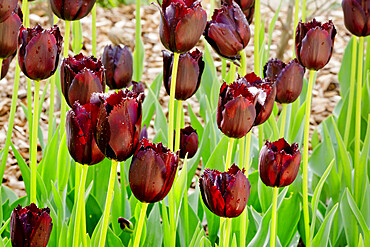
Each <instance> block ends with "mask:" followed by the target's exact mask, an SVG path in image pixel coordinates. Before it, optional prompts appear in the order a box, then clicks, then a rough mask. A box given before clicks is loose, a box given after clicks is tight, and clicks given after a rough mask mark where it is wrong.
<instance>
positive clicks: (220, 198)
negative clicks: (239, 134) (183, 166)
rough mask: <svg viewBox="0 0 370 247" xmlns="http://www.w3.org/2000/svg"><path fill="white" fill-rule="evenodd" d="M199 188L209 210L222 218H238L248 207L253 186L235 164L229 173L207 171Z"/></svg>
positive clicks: (201, 178)
mask: <svg viewBox="0 0 370 247" xmlns="http://www.w3.org/2000/svg"><path fill="white" fill-rule="evenodd" d="M199 188H200V192H201V194H202V199H203V202H204V204H205V205H206V206H207V208H208V209H209V210H210V211H211V212H212V213H214V214H216V215H218V216H220V217H227V218H234V217H238V216H239V215H240V214H241V213H242V212H243V210H244V209H245V206H246V205H247V202H248V199H249V195H250V191H251V185H250V183H249V180H248V178H247V177H246V176H245V175H244V170H240V169H239V167H238V166H236V165H235V164H234V165H232V166H231V167H230V169H229V170H228V171H227V172H219V171H217V170H210V169H206V170H205V171H204V173H203V175H202V176H201V177H200V178H199Z"/></svg>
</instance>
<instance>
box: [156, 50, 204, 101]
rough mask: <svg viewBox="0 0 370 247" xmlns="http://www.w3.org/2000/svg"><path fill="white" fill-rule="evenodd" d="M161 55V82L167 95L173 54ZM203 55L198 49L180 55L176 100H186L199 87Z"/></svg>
mask: <svg viewBox="0 0 370 247" xmlns="http://www.w3.org/2000/svg"><path fill="white" fill-rule="evenodd" d="M162 54H163V82H164V87H165V88H166V91H167V93H168V95H169V94H170V91H171V90H170V89H171V78H172V66H173V53H169V52H167V51H162ZM202 56H203V53H202V52H200V51H199V50H198V49H195V50H194V51H193V52H187V53H184V54H181V55H180V58H179V65H178V71H177V80H176V94H175V98H176V99H177V100H187V99H188V98H190V97H191V96H193V95H194V94H195V93H196V92H197V90H198V88H199V85H200V80H201V78H202V74H203V70H204V61H203V60H202Z"/></svg>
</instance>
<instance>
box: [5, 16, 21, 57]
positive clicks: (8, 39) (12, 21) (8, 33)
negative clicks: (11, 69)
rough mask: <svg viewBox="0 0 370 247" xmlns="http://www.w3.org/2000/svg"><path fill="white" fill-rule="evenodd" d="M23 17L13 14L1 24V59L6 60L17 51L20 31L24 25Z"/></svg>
mask: <svg viewBox="0 0 370 247" xmlns="http://www.w3.org/2000/svg"><path fill="white" fill-rule="evenodd" d="M21 18H22V16H18V14H16V13H15V12H11V13H10V15H9V16H8V18H6V19H5V20H4V21H2V22H0V58H2V59H5V58H7V57H9V56H11V55H13V54H14V53H15V52H16V51H17V38H18V31H19V28H20V27H21V25H22V20H21Z"/></svg>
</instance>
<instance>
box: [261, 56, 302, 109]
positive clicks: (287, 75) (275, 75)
mask: <svg viewBox="0 0 370 247" xmlns="http://www.w3.org/2000/svg"><path fill="white" fill-rule="evenodd" d="M305 71H306V70H305V68H304V67H303V66H302V65H300V64H299V62H298V60H297V59H293V60H292V61H290V63H289V64H285V63H284V62H282V61H280V60H279V59H270V60H269V61H268V62H267V63H266V65H265V67H264V71H263V74H264V76H265V77H267V78H269V79H270V80H271V81H274V82H275V84H276V99H275V100H276V101H277V102H279V103H292V102H294V101H295V100H296V99H297V98H298V97H299V95H300V94H301V91H302V87H303V77H304V73H305Z"/></svg>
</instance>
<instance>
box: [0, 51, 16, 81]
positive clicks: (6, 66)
mask: <svg viewBox="0 0 370 247" xmlns="http://www.w3.org/2000/svg"><path fill="white" fill-rule="evenodd" d="M14 56H15V55H12V56H10V57H8V58H6V59H4V60H3V63H2V65H1V76H0V80H2V79H4V77H5V76H6V74H7V73H8V70H9V66H10V63H11V62H12V60H13V58H14Z"/></svg>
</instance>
